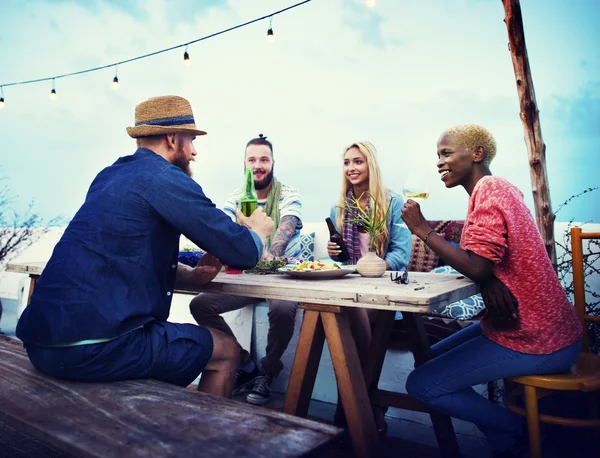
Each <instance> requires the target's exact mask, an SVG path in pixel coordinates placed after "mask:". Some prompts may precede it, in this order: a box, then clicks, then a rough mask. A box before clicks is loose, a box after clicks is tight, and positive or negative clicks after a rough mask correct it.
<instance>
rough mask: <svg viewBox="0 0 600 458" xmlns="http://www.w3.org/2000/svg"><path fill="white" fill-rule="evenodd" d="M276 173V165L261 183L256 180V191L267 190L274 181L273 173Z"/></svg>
mask: <svg viewBox="0 0 600 458" xmlns="http://www.w3.org/2000/svg"><path fill="white" fill-rule="evenodd" d="M274 171H275V165H274V164H273V167H272V168H271V171H270V172H269V173H268V174H267V175H266V176H265V177H264V178H263V179H262V180H260V181H256V180H254V189H256V190H258V191H260V190H262V189H265V188H267V187H268V186H269V185H270V184H271V182H272V181H273V172H274Z"/></svg>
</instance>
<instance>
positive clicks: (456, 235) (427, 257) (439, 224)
mask: <svg viewBox="0 0 600 458" xmlns="http://www.w3.org/2000/svg"><path fill="white" fill-rule="evenodd" d="M427 223H428V224H429V227H431V228H432V229H433V230H434V231H435V232H437V233H438V234H439V235H441V236H442V237H444V239H446V240H447V241H449V242H451V243H459V242H460V236H461V234H462V228H463V225H464V221H454V220H443V221H427ZM439 263H440V258H439V256H438V255H437V254H435V252H434V251H433V250H432V249H431V248H429V247H428V246H427V245H426V244H425V243H423V241H422V240H421V239H420V238H418V237H417V236H415V235H413V239H412V249H411V253H410V260H409V261H408V266H407V267H406V269H407V270H409V271H412V272H430V271H431V270H432V269H433V268H435V267H437V266H438V265H439Z"/></svg>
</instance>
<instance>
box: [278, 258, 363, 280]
mask: <svg viewBox="0 0 600 458" xmlns="http://www.w3.org/2000/svg"><path fill="white" fill-rule="evenodd" d="M279 271H280V272H282V273H284V274H287V275H290V276H292V277H296V278H308V279H323V278H339V277H343V276H344V275H348V274H351V273H352V272H354V271H355V269H354V268H352V269H349V268H346V266H344V267H342V266H340V265H339V264H337V263H335V262H334V263H333V264H328V263H326V262H323V261H304V262H302V263H300V264H298V265H295V266H286V267H283V268H281V269H279Z"/></svg>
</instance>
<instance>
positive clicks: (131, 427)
mask: <svg viewBox="0 0 600 458" xmlns="http://www.w3.org/2000/svg"><path fill="white" fill-rule="evenodd" d="M0 422H2V423H4V424H5V425H8V427H9V428H14V430H17V431H19V432H20V433H23V434H26V435H28V436H31V437H32V438H34V439H37V440H39V441H41V442H43V443H45V444H48V445H49V446H51V447H54V448H56V449H58V450H59V451H61V452H64V453H65V454H66V455H67V456H72V457H86V458H87V457H98V458H110V457H115V458H117V457H118V458H122V457H188V456H189V457H195V456H202V457H218V458H225V457H229V456H235V457H260V458H268V457H277V458H280V457H300V456H302V457H304V456H319V455H320V454H321V453H322V451H323V450H324V449H326V448H328V445H330V444H331V443H332V442H334V440H335V439H336V438H337V437H339V436H340V435H341V433H342V430H341V429H339V428H336V427H334V426H331V425H327V424H322V423H318V422H315V421H312V420H307V419H304V418H299V417H294V416H292V415H287V414H284V413H281V412H276V411H272V410H268V409H264V408H256V407H254V406H251V405H249V404H246V403H241V402H239V401H234V400H231V399H225V398H220V397H217V396H212V395H208V394H205V393H201V392H198V391H190V390H189V389H182V388H179V387H176V386H173V385H169V384H167V383H163V382H159V381H155V380H139V381H124V382H115V383H80V382H67V381H62V380H58V379H54V378H51V377H48V376H45V375H43V374H42V373H40V372H39V371H37V370H36V369H34V368H33V366H32V365H31V363H30V362H29V359H28V358H27V355H26V353H25V351H24V349H23V347H22V344H21V342H19V341H17V340H15V339H10V338H8V337H6V336H0ZM2 448H3V446H2V444H0V449H2ZM0 455H2V453H0Z"/></svg>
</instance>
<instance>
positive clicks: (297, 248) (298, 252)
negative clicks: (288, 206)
mask: <svg viewBox="0 0 600 458" xmlns="http://www.w3.org/2000/svg"><path fill="white" fill-rule="evenodd" d="M314 250H315V233H314V232H311V233H310V234H300V235H299V236H297V237H294V238H293V239H292V240H290V243H288V246H287V248H286V249H285V253H284V256H286V257H288V258H297V259H301V260H303V261H314V260H315V257H314Z"/></svg>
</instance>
